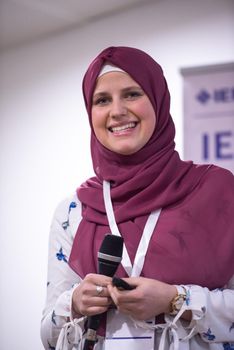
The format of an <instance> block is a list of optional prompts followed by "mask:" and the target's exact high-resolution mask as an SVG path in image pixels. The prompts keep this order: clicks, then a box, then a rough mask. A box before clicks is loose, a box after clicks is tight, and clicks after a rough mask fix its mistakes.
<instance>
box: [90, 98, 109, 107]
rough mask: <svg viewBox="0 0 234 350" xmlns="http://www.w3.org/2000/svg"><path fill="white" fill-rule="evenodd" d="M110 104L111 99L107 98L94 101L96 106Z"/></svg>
mask: <svg viewBox="0 0 234 350" xmlns="http://www.w3.org/2000/svg"><path fill="white" fill-rule="evenodd" d="M108 102H109V99H108V98H107V97H99V98H97V99H96V100H94V101H93V104H94V105H96V106H98V105H99V106H102V105H106V104H107V103H108Z"/></svg>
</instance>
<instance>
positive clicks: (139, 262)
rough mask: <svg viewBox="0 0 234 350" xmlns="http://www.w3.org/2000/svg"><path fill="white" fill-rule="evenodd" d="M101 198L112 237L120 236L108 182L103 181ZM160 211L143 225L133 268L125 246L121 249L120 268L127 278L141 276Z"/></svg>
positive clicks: (152, 214) (153, 214)
mask: <svg viewBox="0 0 234 350" xmlns="http://www.w3.org/2000/svg"><path fill="white" fill-rule="evenodd" d="M103 197H104V203H105V208H106V214H107V218H108V222H109V226H110V229H111V233H112V234H113V235H117V236H121V234H120V232H119V229H118V226H117V224H116V221H115V215H114V211H113V206H112V202H111V194H110V183H109V182H108V181H105V180H104V181H103ZM160 212H161V209H158V210H155V211H153V212H152V213H151V214H150V215H149V217H148V219H147V222H146V224H145V228H144V231H143V234H142V237H141V240H140V243H139V246H138V248H137V252H136V256H135V259H134V263H133V266H132V264H131V261H130V258H129V255H128V252H127V249H126V246H125V244H124V247H123V258H122V262H121V264H122V266H123V267H124V269H125V271H126V272H127V274H128V276H131V277H138V276H140V274H141V270H142V268H143V265H144V261H145V254H146V252H147V249H148V246H149V242H150V239H151V236H152V234H153V232H154V229H155V227H156V224H157V221H158V218H159V215H160Z"/></svg>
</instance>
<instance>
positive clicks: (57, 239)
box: [41, 195, 234, 350]
mask: <svg viewBox="0 0 234 350" xmlns="http://www.w3.org/2000/svg"><path fill="white" fill-rule="evenodd" d="M80 221H81V203H80V202H79V201H78V199H77V196H76V195H74V196H72V197H71V198H68V199H66V200H64V201H63V202H61V203H60V204H59V205H58V207H57V209H56V211H55V214H54V218H53V220H52V224H51V230H50V237H49V256H48V277H47V298H46V304H45V308H44V310H43V317H42V322H41V339H42V343H43V345H44V348H45V349H46V350H49V349H50V350H52V349H56V350H78V349H82V342H81V337H82V331H83V323H84V318H82V319H77V320H73V319H72V316H71V300H72V293H73V290H74V288H75V287H76V286H77V284H78V283H79V282H80V281H81V278H80V277H79V276H78V275H77V274H76V273H75V272H74V271H73V270H72V269H71V268H70V267H69V265H68V259H69V256H70V251H71V248H72V244H73V240H74V237H75V234H76V231H77V227H78V225H79V222H80ZM233 234H234V233H233ZM186 288H187V289H189V292H190V298H189V300H190V302H189V304H188V305H187V303H184V305H183V307H182V309H181V311H180V312H179V314H178V315H177V316H175V317H172V316H169V315H165V321H166V323H165V324H163V325H158V326H157V329H156V330H155V350H173V349H174V350H176V349H178V350H201V349H209V350H221V349H222V350H234V276H233V278H232V279H231V280H230V281H229V283H228V285H227V286H225V289H223V290H220V289H216V290H212V291H209V290H208V289H207V288H203V287H200V286H197V285H189V286H186ZM185 310H191V311H192V320H191V322H186V321H184V320H182V319H180V316H181V314H182V313H183V312H184V311H185ZM137 325H138V326H139V327H140V326H141V322H137ZM103 344H104V343H103V340H102V339H100V341H99V342H98V344H97V345H96V346H95V350H98V349H100V350H101V349H104V345H103Z"/></svg>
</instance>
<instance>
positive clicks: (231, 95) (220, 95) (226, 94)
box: [196, 87, 234, 105]
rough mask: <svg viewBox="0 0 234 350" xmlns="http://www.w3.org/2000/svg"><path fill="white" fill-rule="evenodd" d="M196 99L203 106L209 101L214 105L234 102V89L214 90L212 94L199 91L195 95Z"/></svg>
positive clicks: (204, 90)
mask: <svg viewBox="0 0 234 350" xmlns="http://www.w3.org/2000/svg"><path fill="white" fill-rule="evenodd" d="M196 99H197V100H198V102H200V103H201V104H203V105H205V104H207V103H208V102H209V101H211V100H212V101H214V102H215V103H228V102H234V87H224V88H219V89H214V90H213V91H212V92H209V91H207V90H206V89H201V90H200V91H199V92H198V94H197V95H196Z"/></svg>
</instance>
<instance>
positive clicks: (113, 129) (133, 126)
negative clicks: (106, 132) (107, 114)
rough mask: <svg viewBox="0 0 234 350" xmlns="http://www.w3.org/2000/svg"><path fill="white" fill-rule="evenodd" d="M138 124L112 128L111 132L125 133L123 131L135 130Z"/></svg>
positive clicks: (133, 123)
mask: <svg viewBox="0 0 234 350" xmlns="http://www.w3.org/2000/svg"><path fill="white" fill-rule="evenodd" d="M136 124H137V123H136V122H131V123H128V124H125V125H121V126H115V127H111V128H110V131H111V132H119V131H123V130H127V129H132V128H135V126H136Z"/></svg>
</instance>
